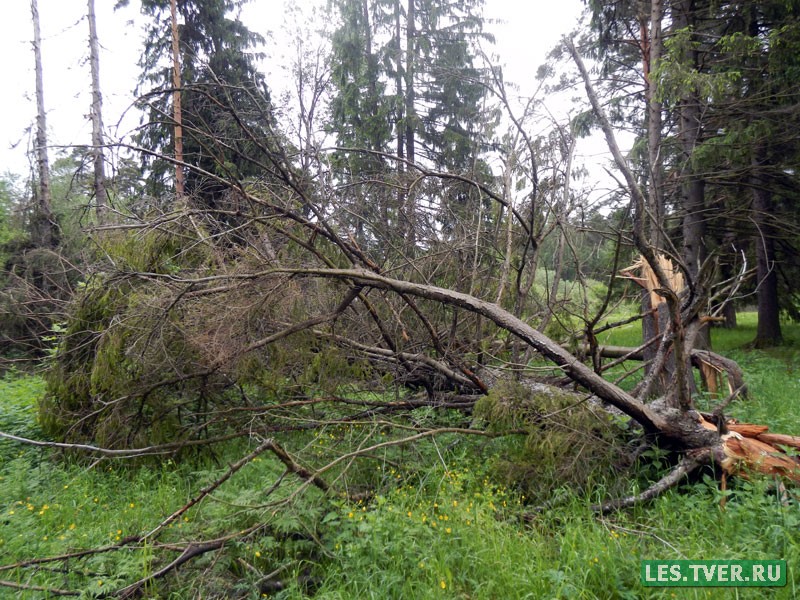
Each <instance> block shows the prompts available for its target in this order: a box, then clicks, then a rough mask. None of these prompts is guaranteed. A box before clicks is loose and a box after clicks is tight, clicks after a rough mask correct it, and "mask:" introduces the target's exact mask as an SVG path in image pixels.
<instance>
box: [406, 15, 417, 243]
mask: <svg viewBox="0 0 800 600" xmlns="http://www.w3.org/2000/svg"><path fill="white" fill-rule="evenodd" d="M415 1H416V0H408V4H407V7H406V57H405V58H406V69H405V86H406V89H405V117H406V120H405V130H406V135H405V137H406V160H408V162H409V163H412V164H413V163H414V162H415V161H416V147H415V141H416V140H415V139H414V129H415V127H416V110H415V102H416V97H415V95H416V94H415V87H414V63H415V61H416V58H417V57H416V35H417V34H416V24H415V21H416V11H415V8H416V7H415ZM414 197H415V194H414V193H413V191H411V192H409V193H408V194H407V195H406V199H405V201H406V202H405V204H406V206H405V211H404V212H405V219H406V223H407V226H408V230H407V231H406V254H407V255H408V256H413V254H414V247H415V246H416V243H417V241H416V240H417V237H416V234H417V232H416V229H417V223H416V213H417V211H416V205H415V204H416V203H415V201H414Z"/></svg>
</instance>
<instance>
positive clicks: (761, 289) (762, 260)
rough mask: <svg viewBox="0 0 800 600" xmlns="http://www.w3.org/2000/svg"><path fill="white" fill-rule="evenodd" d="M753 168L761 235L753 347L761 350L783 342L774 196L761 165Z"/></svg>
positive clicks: (755, 217)
mask: <svg viewBox="0 0 800 600" xmlns="http://www.w3.org/2000/svg"><path fill="white" fill-rule="evenodd" d="M753 167H754V169H755V175H754V176H753V220H754V221H755V224H756V227H757V228H758V231H757V233H756V239H755V240H754V243H755V246H756V280H757V285H758V289H757V293H756V295H757V297H758V327H757V329H756V339H755V340H754V342H753V344H754V345H755V346H756V347H757V348H768V347H770V346H777V345H779V344H780V343H781V342H782V341H783V334H782V332H781V322H780V304H779V302H778V273H777V272H776V270H775V231H774V226H773V224H772V220H771V219H772V193H771V192H770V191H769V190H768V189H767V188H766V187H764V183H763V181H762V180H761V178H760V177H759V175H758V169H759V168H760V167H761V164H760V161H759V160H758V159H754V161H753Z"/></svg>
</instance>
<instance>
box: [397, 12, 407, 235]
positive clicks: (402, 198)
mask: <svg viewBox="0 0 800 600" xmlns="http://www.w3.org/2000/svg"><path fill="white" fill-rule="evenodd" d="M401 13H402V5H401V4H400V0H394V46H395V57H394V59H395V67H396V70H395V77H394V85H395V93H396V95H397V99H396V101H395V107H394V110H395V133H396V135H397V158H399V159H400V160H398V161H397V178H398V185H397V214H396V215H395V219H396V222H397V224H398V226H399V233H400V237H401V239H405V238H406V227H407V226H408V223H406V218H405V213H404V211H405V206H406V196H407V193H406V191H405V190H404V188H403V186H404V174H405V171H406V165H405V163H404V162H403V158H405V155H406V136H405V102H404V100H403V98H404V94H403V90H404V89H405V83H404V82H405V75H404V68H403V43H402V32H403V28H402V25H401V22H402V17H401Z"/></svg>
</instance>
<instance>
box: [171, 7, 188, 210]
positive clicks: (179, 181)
mask: <svg viewBox="0 0 800 600" xmlns="http://www.w3.org/2000/svg"><path fill="white" fill-rule="evenodd" d="M170 16H171V20H170V25H171V28H172V118H173V120H174V121H175V199H176V200H178V201H180V200H181V199H182V198H183V196H184V194H185V189H186V183H185V178H184V173H183V164H182V163H183V111H182V109H181V46H180V34H179V32H178V7H177V0H170Z"/></svg>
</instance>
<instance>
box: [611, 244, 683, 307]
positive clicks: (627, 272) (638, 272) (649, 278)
mask: <svg viewBox="0 0 800 600" xmlns="http://www.w3.org/2000/svg"><path fill="white" fill-rule="evenodd" d="M656 259H657V260H658V265H659V266H660V267H661V270H662V271H663V272H664V274H665V275H666V276H667V279H668V280H669V286H670V288H671V289H672V291H673V292H675V293H676V294H680V293H681V292H682V291H683V288H685V287H686V282H685V281H684V279H683V273H681V271H680V270H679V269H678V268H677V267H676V266H675V265H674V264H673V262H672V261H671V260H670V259H668V258H667V257H666V256H664V255H663V254H659V255H657V256H656ZM619 273H620V276H621V277H624V278H626V279H630V280H631V281H635V282H636V283H638V284H639V285H640V286H642V287H643V288H644V289H646V290H647V291H648V292H649V293H650V308H658V305H659V304H661V303H662V302H665V300H664V297H663V296H662V295H661V294H659V293H658V291H657V290H660V289H662V286H661V284H660V283H659V281H658V278H657V277H656V274H655V272H654V271H653V269H652V268H651V267H650V264H649V263H648V262H647V261H646V260H645V259H644V257H643V256H639V259H638V260H637V261H636V262H635V263H633V264H632V265H631V266H629V267H625V268H624V269H622V270H621V271H620V272H619Z"/></svg>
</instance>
